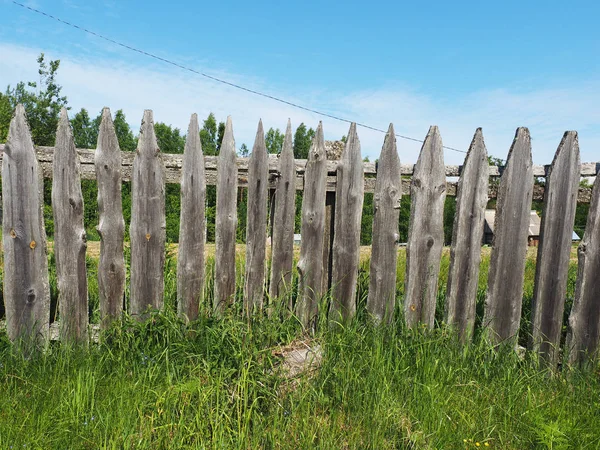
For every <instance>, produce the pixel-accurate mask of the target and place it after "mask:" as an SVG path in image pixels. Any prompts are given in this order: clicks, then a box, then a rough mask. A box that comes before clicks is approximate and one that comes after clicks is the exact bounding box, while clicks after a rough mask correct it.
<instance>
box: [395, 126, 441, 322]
mask: <svg viewBox="0 0 600 450" xmlns="http://www.w3.org/2000/svg"><path fill="white" fill-rule="evenodd" d="M445 200H446V173H445V170H444V153H443V147H442V139H441V137H440V133H439V131H438V128H437V127H436V126H432V127H431V128H430V129H429V133H428V134H427V137H426V138H425V142H423V147H422V149H421V154H420V155H419V159H418V161H417V164H416V166H415V172H414V175H413V178H412V182H411V208H410V221H409V227H408V243H407V247H406V288H405V297H404V317H405V319H406V324H407V325H408V326H409V327H414V326H416V325H417V324H418V323H419V322H420V323H423V324H425V325H426V326H427V327H428V328H429V329H432V328H433V325H434V320H435V306H436V300H437V285H438V275H439V271H440V261H441V257H442V248H443V246H444V201H445Z"/></svg>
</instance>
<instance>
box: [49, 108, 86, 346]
mask: <svg viewBox="0 0 600 450" xmlns="http://www.w3.org/2000/svg"><path fill="white" fill-rule="evenodd" d="M52 170H53V172H54V177H53V178H52V212H53V214H54V256H55V258H56V277H57V279H58V307H59V314H60V338H61V340H63V341H74V342H82V343H83V342H86V341H87V331H88V330H87V328H88V288H87V270H86V266H85V250H86V247H87V245H86V239H85V228H84V226H83V196H82V194H81V177H80V175H79V157H78V156H77V152H76V151H75V143H74V142H73V131H72V130H71V125H70V123H69V117H68V115H67V110H66V109H65V108H62V110H61V112H60V122H59V123H58V131H57V133H56V152H55V154H54V163H53V168H52Z"/></svg>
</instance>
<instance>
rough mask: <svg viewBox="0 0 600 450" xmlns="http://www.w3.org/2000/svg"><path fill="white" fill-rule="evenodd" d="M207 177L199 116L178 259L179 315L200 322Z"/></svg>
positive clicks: (190, 140) (186, 165)
mask: <svg viewBox="0 0 600 450" xmlns="http://www.w3.org/2000/svg"><path fill="white" fill-rule="evenodd" d="M205 241H206V176H205V171H204V157H203V155H202V144H201V142H200V129H199V127H198V116H197V115H196V114H193V115H192V117H191V119H190V125H189V127H188V133H187V137H186V141H185V148H184V152H183V167H182V168H181V212H180V222H179V253H178V256H177V312H178V313H179V315H180V316H181V317H184V318H185V319H186V320H196V319H197V318H198V308H199V306H200V304H202V300H203V298H204V286H205V283H206V270H205V267H206V261H205V257H204V244H205Z"/></svg>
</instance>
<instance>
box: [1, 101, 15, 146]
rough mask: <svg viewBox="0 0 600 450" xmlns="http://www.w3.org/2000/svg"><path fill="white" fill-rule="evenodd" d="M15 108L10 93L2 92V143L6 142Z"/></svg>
mask: <svg viewBox="0 0 600 450" xmlns="http://www.w3.org/2000/svg"><path fill="white" fill-rule="evenodd" d="M12 114H13V108H12V105H11V102H10V98H9V97H8V95H5V94H2V93H1V92H0V143H4V142H6V138H7V137H8V128H9V126H10V121H11V119H12Z"/></svg>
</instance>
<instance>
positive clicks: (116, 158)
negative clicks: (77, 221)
mask: <svg viewBox="0 0 600 450" xmlns="http://www.w3.org/2000/svg"><path fill="white" fill-rule="evenodd" d="M94 163H95V168H96V177H97V178H96V179H97V184H98V213H99V214H98V215H99V219H100V221H99V224H98V228H97V229H98V234H99V235H100V260H99V262H98V297H99V303H100V319H101V325H102V328H108V326H109V325H110V323H111V322H112V321H113V320H114V319H117V318H118V317H119V316H120V315H121V313H122V311H123V296H124V295H125V279H126V274H125V257H124V255H123V241H124V236H125V221H124V220H123V206H122V199H121V151H120V149H119V141H118V140H117V134H116V133H115V127H114V125H113V121H112V118H111V116H110V110H109V109H108V108H104V110H103V111H102V122H101V123H100V130H99V133H98V146H97V147H96V154H95V158H94Z"/></svg>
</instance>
